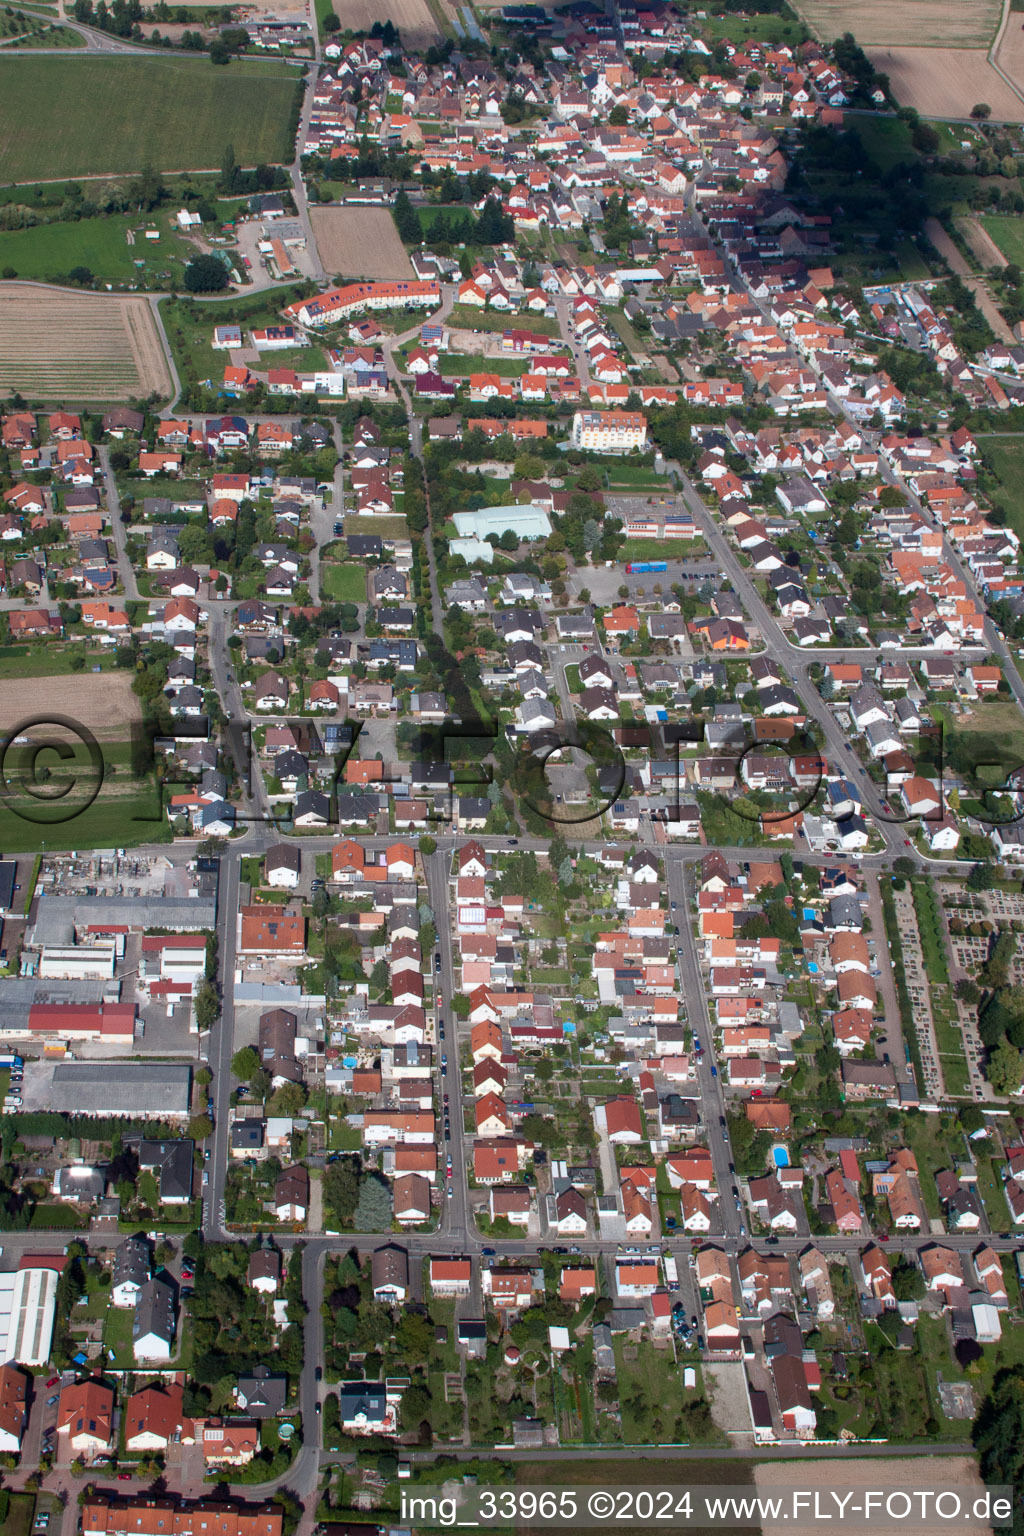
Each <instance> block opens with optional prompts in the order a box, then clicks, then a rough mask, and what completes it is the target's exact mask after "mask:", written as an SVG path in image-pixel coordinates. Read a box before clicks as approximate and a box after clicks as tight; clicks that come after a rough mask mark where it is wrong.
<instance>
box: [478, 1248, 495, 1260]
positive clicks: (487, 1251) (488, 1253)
mask: <svg viewBox="0 0 1024 1536" xmlns="http://www.w3.org/2000/svg"><path fill="white" fill-rule="evenodd" d="M480 1252H481V1253H482V1254H483V1256H484V1258H485V1259H493V1258H494V1254H495V1249H493V1248H481V1250H480Z"/></svg>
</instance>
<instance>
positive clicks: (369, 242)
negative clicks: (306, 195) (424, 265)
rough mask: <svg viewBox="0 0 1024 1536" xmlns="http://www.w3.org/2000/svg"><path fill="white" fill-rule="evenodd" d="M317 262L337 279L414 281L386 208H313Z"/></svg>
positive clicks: (312, 217) (311, 213)
mask: <svg viewBox="0 0 1024 1536" xmlns="http://www.w3.org/2000/svg"><path fill="white" fill-rule="evenodd" d="M310 218H311V220H312V223H313V233H314V235H315V236H316V245H317V250H318V251H319V252H320V261H321V263H322V265H323V267H324V269H325V271H327V272H332V273H334V274H335V275H336V276H338V277H372V278H375V279H387V278H398V277H415V275H416V274H415V272H414V271H413V266H412V262H411V261H410V260H409V256H408V253H407V252H406V249H405V246H404V245H403V244H402V242H401V240H400V239H399V238H398V230H397V229H396V228H395V221H394V219H393V218H392V217H391V212H390V210H389V209H387V208H349V207H344V208H313V209H311V211H310Z"/></svg>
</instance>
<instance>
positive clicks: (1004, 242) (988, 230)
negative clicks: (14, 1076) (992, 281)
mask: <svg viewBox="0 0 1024 1536" xmlns="http://www.w3.org/2000/svg"><path fill="white" fill-rule="evenodd" d="M977 222H978V223H979V224H980V225H981V227H982V229H983V230H984V232H985V234H986V235H988V237H989V239H990V240H992V241H993V242H994V244H995V245H996V246H997V247H998V249H999V250H1000V251H1001V252H1002V254H1003V257H1004V258H1005V260H1006V261H1013V262H1016V263H1017V265H1018V266H1021V265H1024V219H1018V218H1015V217H1014V216H1013V215H1012V214H1002V213H990V214H986V215H985V216H984V218H981V219H978V220H977ZM989 264H990V265H993V264H994V263H989Z"/></svg>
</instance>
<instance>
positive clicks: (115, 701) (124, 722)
mask: <svg viewBox="0 0 1024 1536" xmlns="http://www.w3.org/2000/svg"><path fill="white" fill-rule="evenodd" d="M45 699H46V709H47V711H48V715H49V717H50V718H52V717H54V716H57V715H60V716H63V717H64V718H66V719H69V720H70V719H73V720H76V721H77V722H79V723H80V724H81V725H84V726H85V727H86V729H87V730H90V731H92V732H93V734H94V735H95V736H96V737H97V738H98V739H99V738H110V739H116V740H121V739H123V738H124V737H126V736H127V734H128V730H129V728H130V726H131V722H132V721H133V720H140V719H141V713H140V710H139V701H138V699H137V698H136V696H135V694H134V693H133V692H132V674H131V673H130V672H108V673H100V674H99V675H97V674H96V673H93V672H80V673H78V674H77V675H69V676H64V677H59V678H58V677H51V678H49V679H48V681H47V684H46V690H45ZM39 700H40V687H39V683H38V682H37V681H35V680H33V679H32V678H7V679H5V680H3V681H0V734H2V733H5V732H7V731H10V730H12V729H13V728H14V727H15V726H16V725H17V724H18V723H19V721H22V720H29V719H32V718H33V717H34V716H36V715H38V714H39V713H40V702H39Z"/></svg>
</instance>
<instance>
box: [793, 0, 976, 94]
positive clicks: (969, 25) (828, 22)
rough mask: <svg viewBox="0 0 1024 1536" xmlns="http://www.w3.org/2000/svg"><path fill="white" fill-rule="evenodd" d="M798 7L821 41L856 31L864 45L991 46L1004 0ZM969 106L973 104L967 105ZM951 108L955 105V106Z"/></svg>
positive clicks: (836, 2) (819, 0) (826, 2)
mask: <svg viewBox="0 0 1024 1536" xmlns="http://www.w3.org/2000/svg"><path fill="white" fill-rule="evenodd" d="M795 9H796V10H797V11H798V12H799V13H800V15H801V16H802V17H803V19H804V21H806V23H807V25H808V26H809V27H810V28H811V30H812V31H813V32H815V33H816V34H817V35H818V37H820V38H821V39H822V41H823V42H834V40H835V39H836V38H837V37H841V36H842V34H843V33H844V32H849V31H851V30H852V31H853V33H854V34H855V36H856V38H857V41H858V43H859V44H860V46H861V47H862V48H867V47H869V46H872V47H877V46H880V45H884V44H886V43H892V44H897V45H898V44H903V43H906V41H907V39H908V38H913V39H914V42H915V44H916V45H917V46H918V47H919V48H925V47H933V48H953V47H957V48H987V47H988V46H989V44H990V43H991V42H992V40H993V39H994V37H995V35H996V28H997V27H998V25H999V17H1000V14H1001V12H1002V5H1001V3H1000V0H960V4H958V5H955V4H953V3H952V0H903V4H902V5H890V4H889V3H888V0H863V3H862V4H861V5H859V6H857V9H856V13H855V14H853V13H851V10H850V7H849V5H848V4H847V3H846V0H796V5H795ZM968 110H969V109H968ZM951 111H952V109H951Z"/></svg>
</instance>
